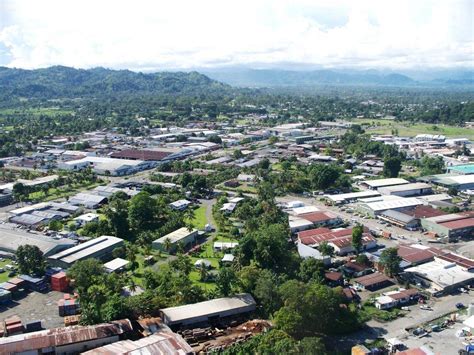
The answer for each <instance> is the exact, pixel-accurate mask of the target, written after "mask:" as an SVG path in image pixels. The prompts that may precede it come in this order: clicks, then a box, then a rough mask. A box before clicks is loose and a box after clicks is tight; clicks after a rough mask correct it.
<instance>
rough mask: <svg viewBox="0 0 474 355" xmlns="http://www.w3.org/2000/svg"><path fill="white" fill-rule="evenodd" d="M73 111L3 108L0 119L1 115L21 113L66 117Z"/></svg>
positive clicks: (42, 108)
mask: <svg viewBox="0 0 474 355" xmlns="http://www.w3.org/2000/svg"><path fill="white" fill-rule="evenodd" d="M73 112H74V111H73V110H65V109H60V108H58V107H37V108H33V107H32V108H26V109H19V108H5V109H0V117H1V116H2V115H15V114H21V113H28V114H31V115H34V116H39V115H46V116H51V117H54V116H59V115H67V114H72V113H73Z"/></svg>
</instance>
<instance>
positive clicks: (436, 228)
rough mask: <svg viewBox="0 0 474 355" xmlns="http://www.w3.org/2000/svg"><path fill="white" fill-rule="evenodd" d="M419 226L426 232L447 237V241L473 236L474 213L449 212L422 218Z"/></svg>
mask: <svg viewBox="0 0 474 355" xmlns="http://www.w3.org/2000/svg"><path fill="white" fill-rule="evenodd" d="M421 226H422V227H423V228H424V229H425V230H427V231H428V232H433V233H436V234H437V235H438V236H439V237H445V238H447V239H448V241H452V240H455V239H458V238H469V237H474V213H473V212H465V213H451V214H447V215H441V216H435V217H429V218H423V219H422V220H421Z"/></svg>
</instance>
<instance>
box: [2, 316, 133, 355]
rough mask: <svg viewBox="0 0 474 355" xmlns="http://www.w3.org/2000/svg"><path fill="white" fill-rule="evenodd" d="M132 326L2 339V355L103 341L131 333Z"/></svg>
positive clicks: (102, 326)
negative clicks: (102, 339)
mask: <svg viewBox="0 0 474 355" xmlns="http://www.w3.org/2000/svg"><path fill="white" fill-rule="evenodd" d="M132 330H133V329H132V324H131V323H130V321H129V320H128V319H123V320H119V321H114V322H111V323H103V324H97V325H91V326H79V325H75V326H71V327H62V328H53V329H47V330H42V331H39V332H33V333H27V334H19V335H14V336H11V337H7V338H0V353H1V354H14V353H18V352H25V351H32V350H33V351H34V350H39V349H43V348H49V347H53V348H54V347H56V346H61V345H66V344H74V343H80V342H84V341H89V340H94V339H101V338H106V337H110V336H112V335H120V334H124V333H127V332H131V331H132Z"/></svg>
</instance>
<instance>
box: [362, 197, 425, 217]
mask: <svg viewBox="0 0 474 355" xmlns="http://www.w3.org/2000/svg"><path fill="white" fill-rule="evenodd" d="M422 204H423V201H421V200H420V199H418V198H415V197H408V198H403V197H399V198H393V199H388V200H385V201H377V202H368V203H366V202H359V203H358V204H357V205H356V209H357V211H358V212H359V213H362V214H365V215H368V216H371V217H375V216H378V215H380V214H381V213H382V212H385V211H387V210H394V211H400V210H403V209H406V208H410V207H415V206H419V205H422Z"/></svg>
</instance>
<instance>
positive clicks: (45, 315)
mask: <svg viewBox="0 0 474 355" xmlns="http://www.w3.org/2000/svg"><path fill="white" fill-rule="evenodd" d="M62 297H63V293H62V292H56V291H50V292H48V293H45V294H43V293H39V292H29V293H27V292H25V293H23V294H20V295H19V296H17V297H15V298H14V299H13V302H10V303H8V304H7V305H2V306H0V320H4V319H5V318H8V317H10V316H13V315H17V316H19V317H20V318H21V320H22V322H23V324H25V323H27V322H29V321H33V320H42V321H43V327H44V328H56V327H61V326H64V321H63V317H60V316H59V314H58V306H57V301H58V300H59V299H61V298H62Z"/></svg>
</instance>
